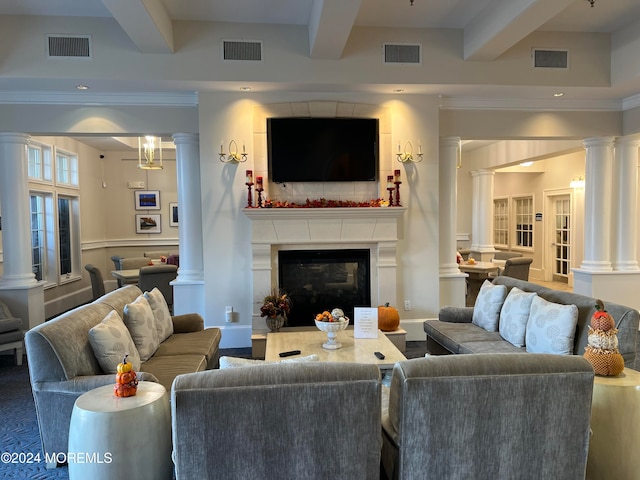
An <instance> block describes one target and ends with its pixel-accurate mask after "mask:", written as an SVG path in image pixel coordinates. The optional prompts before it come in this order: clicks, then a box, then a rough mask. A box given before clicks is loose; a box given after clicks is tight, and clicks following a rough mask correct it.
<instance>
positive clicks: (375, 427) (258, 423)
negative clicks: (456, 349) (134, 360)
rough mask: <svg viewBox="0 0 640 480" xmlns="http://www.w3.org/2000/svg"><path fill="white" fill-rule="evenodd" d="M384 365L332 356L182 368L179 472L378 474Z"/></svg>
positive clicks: (175, 417)
mask: <svg viewBox="0 0 640 480" xmlns="http://www.w3.org/2000/svg"><path fill="white" fill-rule="evenodd" d="M380 389H381V384H380V372H379V370H378V367H377V366H375V365H363V364H355V363H337V362H336V363H334V362H329V363H327V362H306V363H290V364H277V363H276V364H266V365H259V366H249V367H242V368H233V369H228V370H210V371H206V372H199V373H197V374H186V375H179V376H178V377H176V379H175V380H174V382H173V386H172V389H171V410H172V412H171V413H172V415H171V416H172V422H173V428H172V434H173V457H174V463H175V468H176V479H177V480H182V479H189V480H190V479H195V478H197V479H200V480H206V479H217V478H225V479H226V480H240V479H247V478H264V479H268V478H269V479H270V478H278V479H284V480H287V479H290V480H294V479H295V480H300V479H304V480H326V479H332V480H340V479H342V480H352V479H361V480H369V479H377V478H379V474H380V448H381V438H380Z"/></svg>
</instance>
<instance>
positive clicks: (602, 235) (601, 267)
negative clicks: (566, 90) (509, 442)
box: [580, 137, 635, 272]
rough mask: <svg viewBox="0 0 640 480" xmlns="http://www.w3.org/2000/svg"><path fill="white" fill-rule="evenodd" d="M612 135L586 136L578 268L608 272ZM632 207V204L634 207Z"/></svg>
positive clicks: (609, 268) (609, 258) (609, 269)
mask: <svg viewBox="0 0 640 480" xmlns="http://www.w3.org/2000/svg"><path fill="white" fill-rule="evenodd" d="M613 142H614V139H613V137H602V138H587V139H585V140H584V146H585V148H586V149H587V161H586V175H585V190H584V202H585V212H584V260H583V261H582V265H581V266H580V268H581V269H582V270H586V271H592V272H605V271H611V270H612V268H611V241H610V238H611V225H612V222H611V215H612V202H611V197H612V190H611V185H612V169H613ZM634 207H635V206H634Z"/></svg>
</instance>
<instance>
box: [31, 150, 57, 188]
mask: <svg viewBox="0 0 640 480" xmlns="http://www.w3.org/2000/svg"><path fill="white" fill-rule="evenodd" d="M27 158H28V165H29V167H28V171H29V179H30V180H39V181H43V182H51V181H52V180H53V179H52V177H51V147H49V146H46V145H41V144H39V143H32V144H29V145H28V146H27Z"/></svg>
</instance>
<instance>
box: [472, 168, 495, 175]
mask: <svg viewBox="0 0 640 480" xmlns="http://www.w3.org/2000/svg"><path fill="white" fill-rule="evenodd" d="M495 174H496V172H495V171H494V170H485V169H481V170H472V171H471V176H472V177H479V176H481V175H489V176H492V177H493V176H495Z"/></svg>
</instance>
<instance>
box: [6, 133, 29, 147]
mask: <svg viewBox="0 0 640 480" xmlns="http://www.w3.org/2000/svg"><path fill="white" fill-rule="evenodd" d="M30 141H31V135H29V134H28V133H19V132H0V143H18V144H21V145H27V144H28V143H29V142H30Z"/></svg>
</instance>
